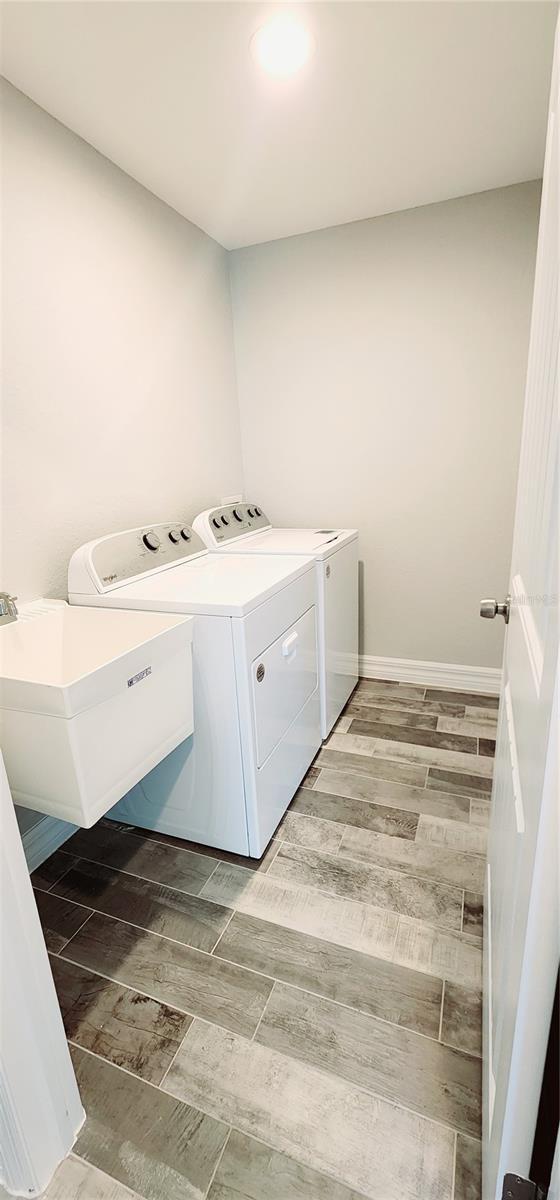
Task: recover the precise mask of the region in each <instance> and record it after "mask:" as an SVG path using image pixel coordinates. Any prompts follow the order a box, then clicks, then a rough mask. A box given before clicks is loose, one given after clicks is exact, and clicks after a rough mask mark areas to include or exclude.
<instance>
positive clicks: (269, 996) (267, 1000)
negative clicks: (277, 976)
mask: <svg viewBox="0 0 560 1200" xmlns="http://www.w3.org/2000/svg"><path fill="white" fill-rule="evenodd" d="M275 988H276V980H274V983H273V984H272V987H271V989H270V991H269V993H268V996H267V997H266V1000H265V1002H264V1008H263V1010H262V1013H261V1015H260V1017H259V1019H258V1021H257V1024H256V1025H255V1028H254V1030H253V1035H252V1037H251V1038H250V1039H249V1040H250V1041H251V1042H254V1041H255V1039H256V1036H257V1033H258V1032H259V1029H260V1027H261V1023H262V1019H263V1017H264V1014H265V1012H266V1010H267V1008H268V1005H269V1001H270V999H271V996H272V994H273V992H274V990H275Z"/></svg>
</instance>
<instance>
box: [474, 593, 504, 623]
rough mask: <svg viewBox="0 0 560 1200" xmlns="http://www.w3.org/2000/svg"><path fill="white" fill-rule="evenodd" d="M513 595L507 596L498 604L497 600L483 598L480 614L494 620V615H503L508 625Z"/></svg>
mask: <svg viewBox="0 0 560 1200" xmlns="http://www.w3.org/2000/svg"><path fill="white" fill-rule="evenodd" d="M510 600H511V596H506V598H505V600H504V602H503V604H498V601H497V600H481V601H480V615H481V617H486V618H487V619H488V620H490V621H492V620H493V618H494V617H503V618H504V621H505V623H506V625H507V623H508V621H509V605H510Z"/></svg>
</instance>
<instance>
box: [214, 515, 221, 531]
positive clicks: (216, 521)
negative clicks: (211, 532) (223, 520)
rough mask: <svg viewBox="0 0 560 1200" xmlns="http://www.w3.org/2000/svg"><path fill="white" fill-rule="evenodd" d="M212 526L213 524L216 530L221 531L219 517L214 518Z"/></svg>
mask: <svg viewBox="0 0 560 1200" xmlns="http://www.w3.org/2000/svg"><path fill="white" fill-rule="evenodd" d="M212 524H213V526H214V528H215V529H219V528H220V519H219V517H212Z"/></svg>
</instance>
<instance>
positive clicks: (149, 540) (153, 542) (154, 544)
mask: <svg viewBox="0 0 560 1200" xmlns="http://www.w3.org/2000/svg"><path fill="white" fill-rule="evenodd" d="M142 541H143V543H144V545H145V546H146V549H148V550H157V549H158V547H159V545H160V540H159V538H158V535H157V533H145V534H143V536H142Z"/></svg>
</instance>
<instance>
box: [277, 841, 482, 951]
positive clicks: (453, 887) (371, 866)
mask: <svg viewBox="0 0 560 1200" xmlns="http://www.w3.org/2000/svg"><path fill="white" fill-rule="evenodd" d="M287 845H289V846H292V845H293V846H294V847H295V849H296V850H308V851H310V852H311V853H312V854H323V855H326V854H328V853H330V852H329V851H324V850H323V851H322V850H315V849H313V848H312V847H309V846H300V845H299V844H298V843H297V842H288V843H287ZM332 857H333V858H336V859H337V860H339V861H340V863H341V865H343V864H344V863H345V862H349V863H352V864H355V865H356V866H360V867H363V868H364V869H365V870H369V871H375V872H379V871H381V872H383V873H384V874H391V873H392V874H393V875H397V876H401V875H402V876H403V877H405V878H406V879H415V880H416V882H417V883H421V884H424V883H433V884H434V885H435V886H436V887H443V888H447V889H448V890H449V891H450V892H461V894H462V893H463V891H464V889H463V888H462V887H461V886H459V884H453V883H447V882H446V881H445V880H442V881H441V882H440V881H439V880H437V879H426V878H425V877H423V876H421V875H411V874H410V872H407V871H401V870H400V869H399V868H398V867H384V866H383V867H382V866H379V865H378V864H377V863H366V862H362V860H361V859H356V858H349V857H348V856H347V855H343V854H341V855H339V854H338V853H336V854H333V855H332ZM335 865H336V864H335ZM270 878H271V879H274V880H276V882H277V883H281V884H284V883H286V882H289V883H293V882H294V880H285V879H283V878H282V876H281V875H271V876H270ZM296 886H298V887H303V888H306V889H307V890H308V891H310V892H312V893H316V894H318V895H320V896H330V897H331V899H335V900H345V901H346V903H351V904H363V905H364V906H365V908H377V909H382V911H383V912H388V913H392V914H393V915H396V916H397V917H409V916H412V914H411V913H403V912H400V911H399V910H398V909H395V908H387V907H385V906H384V905H383V904H374V903H372V902H371V901H370V900H360V899H356V898H355V897H354V896H341V895H340V894H339V893H338V892H329V891H327V890H326V888H318V887H316V886H315V885H314V884H312V883H300V884H296ZM469 891H470V889H469ZM477 894H480V893H477ZM413 919H414V920H423V921H426V923H427V924H428V925H431V924H434V923H433V922H432V921H431V920H430V919H429V918H427V917H419V918H416V917H413ZM434 927H435V928H436V929H449V930H451V931H452V932H453V933H461V932H462V930H461V927H460V926H459V928H458V929H455V928H454V927H453V926H452V925H435V926H434Z"/></svg>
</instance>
